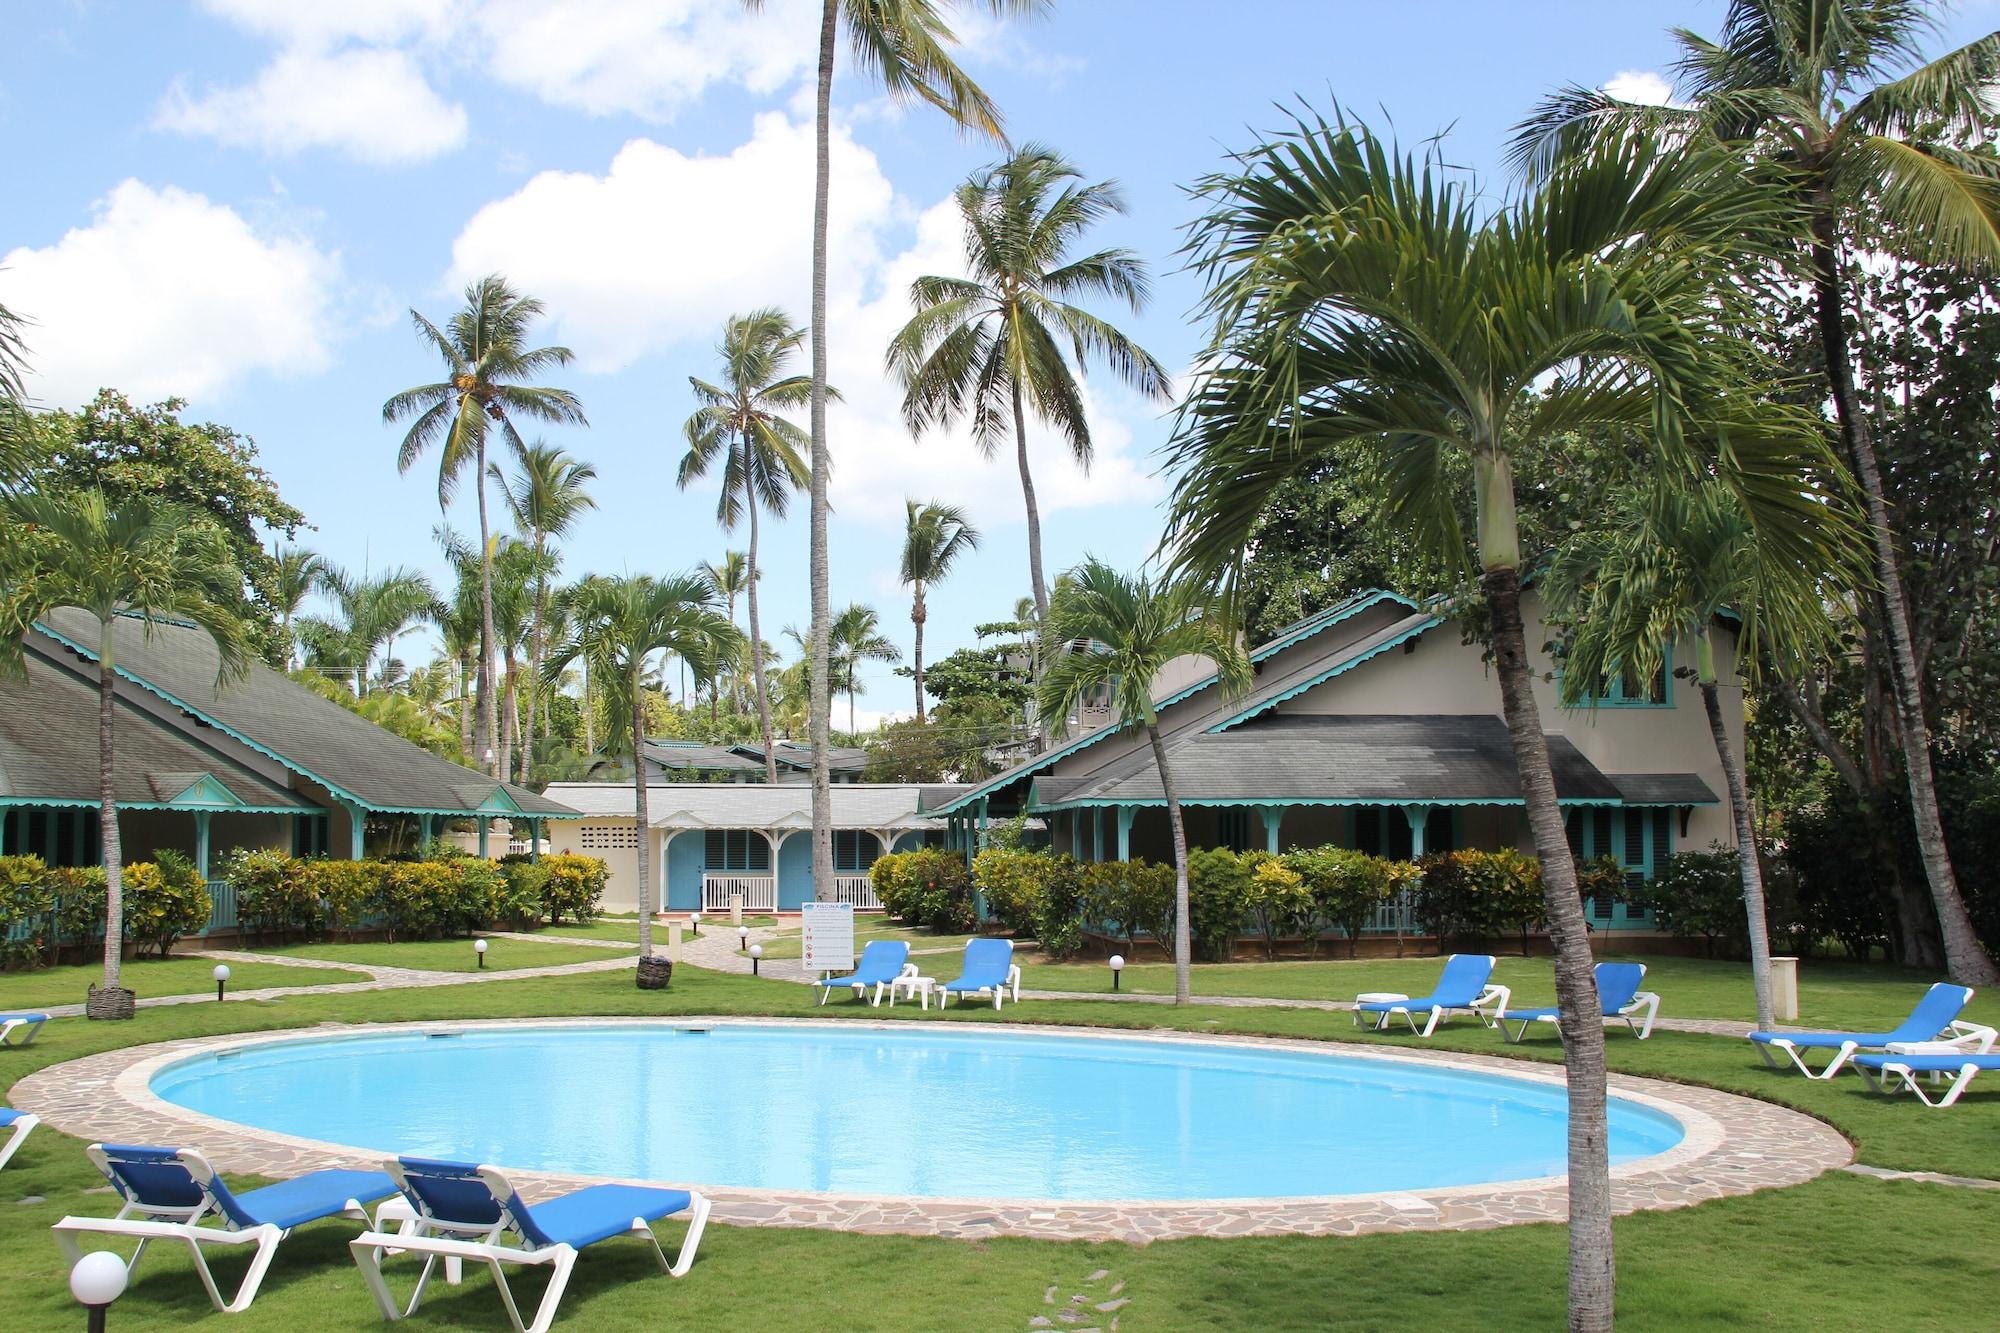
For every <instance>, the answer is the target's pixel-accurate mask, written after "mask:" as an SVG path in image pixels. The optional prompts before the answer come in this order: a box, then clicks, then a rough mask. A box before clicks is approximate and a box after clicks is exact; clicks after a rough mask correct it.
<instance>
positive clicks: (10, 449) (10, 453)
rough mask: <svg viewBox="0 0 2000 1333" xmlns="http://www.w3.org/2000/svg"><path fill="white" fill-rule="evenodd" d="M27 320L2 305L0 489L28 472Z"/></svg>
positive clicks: (0, 336)
mask: <svg viewBox="0 0 2000 1333" xmlns="http://www.w3.org/2000/svg"><path fill="white" fill-rule="evenodd" d="M27 322H28V321H27V320H26V319H24V318H22V317H21V316H20V315H17V314H15V313H14V312H13V311H11V310H9V309H8V308H7V307H6V306H4V305H0V489H7V488H11V487H12V486H13V485H14V483H15V482H16V481H17V480H19V479H20V478H21V477H22V476H24V475H25V473H26V471H27V468H28V458H29V454H30V452H31V451H30V449H29V445H28V431H29V426H30V418H29V416H28V410H27V402H28V389H27V373H28V344H27V341H26V340H25V339H24V338H23V337H22V336H21V329H22V327H23V326H24V325H25V324H26V323H27Z"/></svg>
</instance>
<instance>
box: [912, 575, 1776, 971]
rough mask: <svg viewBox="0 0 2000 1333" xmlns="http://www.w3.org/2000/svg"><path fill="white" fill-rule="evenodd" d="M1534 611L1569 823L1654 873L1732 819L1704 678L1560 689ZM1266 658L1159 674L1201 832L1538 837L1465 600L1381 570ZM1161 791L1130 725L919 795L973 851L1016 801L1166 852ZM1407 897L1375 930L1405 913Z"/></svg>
mask: <svg viewBox="0 0 2000 1333" xmlns="http://www.w3.org/2000/svg"><path fill="white" fill-rule="evenodd" d="M1523 603H1524V605H1523V614H1524V616H1525V618H1526V620H1527V626H1528V636H1527V637H1528V642H1529V643H1530V644H1531V645H1536V647H1535V648H1534V649H1533V650H1532V652H1531V656H1532V657H1534V658H1535V660H1536V665H1537V667H1538V672H1537V684H1536V687H1535V688H1536V697H1537V702H1538V703H1539V704H1540V706H1541V709H1542V716H1543V719H1544V725H1545V727H1546V728H1547V735H1548V742H1549V750H1550V756H1551V758H1552V760H1553V762H1554V766H1555V777H1556V792H1557V797H1558V799H1559V800H1560V802H1561V803H1562V804H1563V805H1564V806H1565V807H1567V809H1568V814H1569V831H1570V841H1571V844H1572V846H1573V847H1574V848H1575V849H1576V851H1577V852H1578V853H1579V854H1581V855H1585V856H1599V855H1608V856H1611V857H1614V858H1615V859H1616V860H1617V861H1618V862H1619V863H1620V864H1621V865H1622V866H1623V867H1624V868H1625V869H1626V872H1627V875H1628V877H1631V878H1636V879H1641V880H1643V879H1646V878H1650V877H1651V875H1652V874H1653V872H1654V869H1655V867H1656V866H1658V865H1659V864H1660V862H1661V861H1662V860H1663V859H1664V858H1665V857H1666V855H1667V854H1668V853H1669V852H1671V851H1672V850H1673V849H1674V848H1675V847H1693V848H1702V847H1707V846H1708V845H1709V844H1710V843H1711V842H1715V843H1728V842H1730V841H1731V840H1732V839H1731V832H1730V827H1729V820H1728V816H1727V811H1726V810H1725V809H1724V808H1723V807H1722V806H1721V804H1720V799H1719V797H1718V796H1717V793H1718V792H1720V791H1722V790H1724V784H1723V776H1722V770H1721V765H1720V763H1719V762H1718V760H1717V758H1716V754H1715V747H1714V742H1713V740H1712V738H1711V735H1710V731H1709V725H1708V719H1707V716H1706V713H1705V712H1704V710H1703V708H1702V704H1701V699H1700V696H1699V693H1698V692H1697V691H1696V690H1695V689H1694V688H1692V687H1691V686H1688V685H1686V684H1685V683H1684V682H1680V681H1677V680H1676V679H1675V678H1674V676H1673V672H1672V662H1673V660H1674V656H1675V654H1672V653H1670V654H1669V655H1668V660H1667V664H1666V665H1665V666H1664V667H1663V669H1662V670H1661V671H1660V672H1659V673H1658V674H1657V675H1656V676H1654V678H1652V679H1651V680H1646V681H1639V680H1614V681H1610V682H1607V683H1605V684H1604V685H1602V686H1601V687H1600V688H1599V689H1598V690H1597V691H1596V692H1595V693H1596V698H1595V700H1594V703H1593V705H1592V706H1590V707H1582V708H1575V709H1565V708H1562V707H1561V706H1560V705H1559V703H1558V674H1557V673H1558V671H1559V669H1560V664H1559V663H1558V662H1557V661H1556V660H1554V659H1553V658H1552V657H1551V656H1550V654H1549V653H1548V651H1547V649H1546V648H1544V647H1541V646H1540V645H1543V644H1544V642H1545V640H1547V639H1548V638H1549V635H1548V633H1547V632H1546V630H1545V627H1544V625H1543V622H1542V615H1541V603H1540V599H1539V597H1538V596H1537V595H1536V594H1535V593H1534V592H1533V590H1532V589H1530V591H1528V592H1527V593H1525V594H1524V597H1523ZM1714 640H1715V649H1716V658H1717V666H1718V669H1719V670H1720V672H1721V673H1722V679H1723V680H1724V681H1725V682H1727V684H1726V686H1725V695H1726V696H1727V697H1728V698H1729V699H1730V700H1731V704H1732V706H1731V707H1728V708H1726V709H1725V724H1726V726H1727V728H1728V730H1729V732H1730V736H1731V739H1732V740H1733V741H1735V742H1736V744H1738V745H1739V746H1740V745H1741V743H1742V709H1741V706H1740V699H1741V694H1740V687H1739V686H1737V683H1736V682H1735V679H1734V675H1733V671H1734V661H1735V659H1734V648H1735V640H1734V635H1733V632H1732V631H1731V630H1730V628H1729V627H1728V626H1727V625H1726V624H1723V623H1720V622H1719V623H1718V625H1717V627H1716V632H1715V635H1714ZM1250 657H1251V663H1252V667H1253V669H1254V672H1255V675H1254V679H1253V682H1252V684H1251V686H1250V688H1249V690H1248V691H1247V692H1246V693H1244V694H1242V695H1240V696H1238V697H1235V698H1230V697H1227V696H1225V695H1224V694H1223V693H1222V692H1221V691H1220V690H1219V689H1218V688H1217V685H1216V681H1215V675H1214V672H1213V670H1212V664H1210V663H1206V662H1200V663H1193V664H1190V663H1187V662H1182V663H1176V664H1172V669H1171V672H1170V674H1168V675H1163V678H1162V679H1161V680H1160V681H1156V682H1155V698H1156V699H1157V700H1158V708H1159V713H1160V729H1161V733H1162V739H1163V741H1164V743H1165V746H1166V750H1167V757H1168V762H1169V764H1170V766H1171V768H1172V770H1173V778H1174V785H1175V788H1176V794H1177V795H1178V797H1179V799H1180V801H1181V803H1182V805H1183V806H1184V807H1185V819H1186V824H1187V832H1188V839H1189V842H1190V844H1191V845H1192V846H1196V847H1231V848H1235V849H1238V850H1247V849H1249V848H1253V847H1262V848H1268V849H1270V850H1272V851H1278V850H1282V849H1285V848H1290V847H1305V846H1319V845H1324V844H1329V843H1331V844H1337V845H1340V846H1346V847H1358V848H1360V849H1362V850H1364V851H1369V852H1376V853H1380V854H1382V855H1386V856H1393V857H1414V856H1420V855H1422V854H1424V853H1425V852H1427V851H1439V850H1450V849H1454V848H1483V849H1488V850H1492V849H1498V848H1502V847H1519V848H1522V849H1524V850H1532V847H1533V839H1532V837H1531V836H1530V834H1529V831H1528V828H1527V819H1526V811H1525V809H1524V803H1523V801H1522V799H1521V789H1520V782H1519V779H1518V778H1517V777H1516V775H1515V770H1514V760H1513V749H1512V744H1511V742H1510V740H1509V737H1508V733H1507V728H1506V724H1505V722H1504V721H1503V720H1502V718H1501V712H1500V687H1499V683H1498V681H1497V680H1496V679H1495V677H1494V675H1493V673H1492V670H1491V667H1490V665H1489V663H1488V662H1487V661H1486V656H1485V649H1484V647H1483V645H1481V644H1480V643H1478V642H1477V641H1475V640H1473V639H1471V638H1470V637H1469V636H1468V635H1466V634H1465V633H1464V632H1463V631H1462V626H1461V625H1460V624H1459V623H1458V622H1457V620H1456V618H1455V612H1454V610H1453V609H1452V608H1450V607H1449V606H1439V605H1433V606H1423V605H1419V604H1417V603H1416V602H1413V601H1411V600H1410V599H1408V598H1405V597H1401V596H1398V595H1396V594H1395V593H1390V592H1383V591H1380V590H1371V591H1367V592H1363V593H1359V594H1356V595H1354V596H1352V597H1349V598H1346V599H1345V600H1343V601H1341V602H1340V603H1338V604H1336V605H1334V606H1331V607H1328V608H1327V609H1326V610H1324V611H1321V612H1319V613H1318V614H1316V615H1313V616H1309V617H1307V618H1306V619H1304V620H1301V621H1299V622H1298V623H1296V624H1294V625H1291V626H1289V627H1287V628H1286V629H1285V630H1284V631H1282V632H1281V633H1279V634H1278V635H1276V636H1275V637H1274V638H1272V639H1271V640H1270V641H1269V642H1268V643H1265V644H1262V645H1260V646H1258V647H1257V648H1255V649H1254V650H1253V651H1252V652H1251V654H1250ZM1165 805H1166V801H1165V796H1164V794H1163V792H1162V789H1161V785H1160V777H1159V772H1158V768H1157V766H1156V764H1155V762H1154V759H1153V755H1152V750H1151V747H1150V746H1149V745H1148V744H1147V743H1146V741H1145V739H1144V737H1143V736H1142V735H1141V734H1139V733H1136V732H1131V731H1123V730H1120V729H1119V728H1118V727H1116V726H1115V725H1107V726H1101V727H1096V728H1093V729H1089V730H1085V731H1082V732H1081V733H1080V734H1077V735H1075V736H1073V737H1071V738H1069V739H1067V740H1062V741H1059V742H1058V743H1057V744H1055V745H1054V746H1052V747H1051V748H1050V749H1049V750H1047V751H1046V752H1044V753H1043V754H1040V755H1038V756H1036V757H1035V758H1034V759H1032V760H1029V761H1028V762H1026V763H1023V764H1020V765H1018V766H1016V767H1014V768H1011V769H1009V770H1007V771H1006V772H1004V773H1001V774H999V775H997V776H996V777H993V778H991V779H988V780H987V781H985V782H982V783H979V784H977V785H975V786H971V787H966V788H961V789H951V790H945V791H935V792H930V791H927V792H926V794H925V799H924V802H923V806H922V810H923V813H925V814H928V815H932V816H935V817H937V818H939V819H942V820H944V821H945V824H946V828H947V843H948V845H951V846H954V847H957V848H960V849H962V850H964V851H966V852H967V853H968V854H969V853H970V852H971V851H973V850H975V849H976V848H977V847H978V846H979V844H980V842H981V839H982V837H983V835H984V830H985V829H986V828H987V826H988V825H989V824H990V823H991V822H993V821H995V820H999V819H1007V818H1012V817H1014V816H1016V815H1020V814H1030V815H1034V816H1038V817H1040V818H1041V819H1043V820H1045V821H1047V823H1048V824H1049V826H1050V833H1051V843H1052V845H1053V846H1054V847H1055V848H1056V849H1057V850H1059V851H1068V852H1071V853H1073V854H1074V855H1076V856H1077V857H1079V858H1081V859H1084V860H1093V861H1103V860H1125V859H1128V858H1131V857H1144V858H1146V859H1148V860H1155V861H1170V860H1171V859H1172V849H1171V843H1170V841H1169V835H1168V830H1167V820H1166V810H1165ZM1588 910H1589V912H1590V915H1591V919H1592V920H1593V922H1594V923H1595V924H1597V925H1598V926H1600V927H1606V928H1618V927H1628V926H1629V927H1633V928H1641V929H1643V928H1649V927H1650V921H1649V919H1648V918H1647V917H1646V916H1645V915H1644V914H1643V913H1639V912H1633V911H1629V910H1628V909H1627V907H1626V906H1625V905H1624V904H1614V903H1608V902H1606V903H1592V904H1590V905H1589V909H1588ZM1410 927H1411V921H1410V917H1409V908H1408V905H1407V903H1403V904H1396V905H1393V906H1391V907H1389V908H1386V909H1385V910H1384V911H1383V912H1382V913H1381V914H1380V915H1379V917H1378V919H1377V922H1376V929H1378V930H1381V931H1385V932H1388V931H1401V932H1407V931H1408V930H1409V929H1410Z"/></svg>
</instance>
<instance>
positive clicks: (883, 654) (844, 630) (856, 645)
mask: <svg viewBox="0 0 2000 1333" xmlns="http://www.w3.org/2000/svg"><path fill="white" fill-rule="evenodd" d="M830 643H831V649H832V651H831V654H830V658H829V660H830V661H832V663H833V665H834V673H835V675H834V678H835V679H836V680H838V681H840V682H841V688H842V689H843V690H845V691H846V694H847V731H848V734H849V735H852V734H853V733H854V696H855V695H857V694H866V693H867V690H866V689H865V688H864V687H863V686H862V684H861V682H860V677H859V675H858V674H857V669H858V668H859V667H860V665H861V664H862V663H863V662H900V661H902V660H903V653H902V650H901V649H899V648H897V647H896V645H895V644H893V643H891V642H890V641H889V640H888V639H887V638H886V637H884V635H883V634H882V617H881V616H879V615H877V614H876V613H875V608H874V607H872V606H863V605H862V604H861V603H859V602H850V603H848V605H847V607H846V609H845V610H843V611H842V612H841V613H840V614H839V615H837V616H835V617H834V618H833V633H832V635H831V636H830Z"/></svg>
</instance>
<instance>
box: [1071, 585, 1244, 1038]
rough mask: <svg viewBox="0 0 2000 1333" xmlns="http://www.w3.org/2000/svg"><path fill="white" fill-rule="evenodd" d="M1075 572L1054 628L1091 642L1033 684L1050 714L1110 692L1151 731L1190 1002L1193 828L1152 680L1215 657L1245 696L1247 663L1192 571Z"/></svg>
mask: <svg viewBox="0 0 2000 1333" xmlns="http://www.w3.org/2000/svg"><path fill="white" fill-rule="evenodd" d="M1074 575H1075V584H1074V587H1072V588H1071V589H1069V590H1068V592H1067V594H1066V595H1065V596H1063V597H1061V598H1058V599H1057V601H1056V604H1055V608H1054V619H1053V620H1051V621H1050V625H1051V626H1052V627H1053V628H1054V629H1055V630H1056V634H1055V640H1056V641H1057V642H1060V643H1065V644H1082V645H1087V646H1085V647H1078V648H1075V649H1073V650H1071V651H1065V652H1060V653H1058V654H1057V655H1055V656H1054V657H1053V658H1052V660H1051V661H1050V662H1049V663H1048V667H1047V669H1046V670H1045V671H1044V672H1043V673H1042V679H1041V681H1040V682H1039V684H1038V685H1037V686H1036V703H1037V705H1038V708H1039V711H1040V712H1041V715H1042V716H1043V717H1067V716H1069V711H1070V709H1072V708H1074V707H1076V706H1077V705H1078V704H1079V703H1081V702H1083V700H1084V699H1086V698H1089V697H1092V696H1097V695H1109V697H1110V699H1111V705H1112V707H1113V708H1114V709H1116V710H1117V713H1118V718H1119V725H1120V726H1122V727H1126V728H1130V729H1131V730H1134V731H1140V732H1143V733H1145V737H1146V743H1147V744H1148V745H1150V746H1151V747H1152V749H1153V764H1154V767H1156V768H1157V769H1158V770H1159V773H1160V793H1161V795H1162V796H1164V797H1165V798H1166V803H1167V827H1168V828H1169V829H1170V830H1171V831H1172V833H1173V843H1174V1003H1175V1004H1189V1003H1191V1002H1192V1001H1191V998H1190V996H1191V989H1190V978H1189V969H1190V964H1189V959H1190V957H1191V952H1190V949H1191V945H1190V941H1189V934H1188V921H1189V916H1188V869H1187V864H1188V857H1187V829H1186V827H1185V826H1184V825H1183V824H1182V822H1181V803H1180V797H1179V796H1178V795H1177V794H1176V793H1175V791H1174V775H1173V769H1172V767H1171V766H1170V765H1169V764H1168V762H1167V747H1166V743H1165V742H1164V741H1163V740H1161V738H1160V714H1159V709H1158V708H1157V707H1156V706H1155V705H1154V703H1153V681H1154V679H1155V678H1156V677H1158V676H1159V674H1160V672H1161V670H1162V669H1163V668H1165V666H1166V665H1167V663H1169V662H1171V661H1173V660H1174V659H1175V658H1177V657H1206V658H1208V659H1210V660H1211V661H1213V662H1214V663H1215V670H1216V684H1217V686H1218V688H1220V689H1221V691H1222V692H1223V694H1224V695H1233V694H1240V693H1242V691H1243V690H1244V689H1245V688H1247V687H1248V685H1249V683H1250V660H1249V658H1248V657H1246V656H1245V655H1244V653H1243V649H1242V647H1241V645H1240V644H1239V643H1238V641H1237V635H1236V632H1235V631H1234V630H1233V629H1232V628H1231V627H1230V624H1229V622H1228V620H1227V619H1226V618H1225V617H1224V616H1223V615H1222V614H1221V613H1219V612H1218V611H1217V610H1216V609H1215V604H1216V601H1215V598H1214V597H1213V595H1212V592H1213V585H1212V584H1209V583H1207V582H1205V581H1203V580H1200V579H1198V578H1193V577H1179V578H1167V577H1158V576H1148V575H1144V574H1139V575H1129V576H1128V575H1125V574H1121V573H1119V572H1118V571H1117V570H1115V569H1112V568H1111V567H1110V566H1109V565H1106V564H1105V563H1104V562H1103V561H1101V560H1096V559H1091V560H1086V561H1085V562H1084V563H1083V564H1081V565H1079V566H1078V567H1077V568H1076V570H1075V571H1074Z"/></svg>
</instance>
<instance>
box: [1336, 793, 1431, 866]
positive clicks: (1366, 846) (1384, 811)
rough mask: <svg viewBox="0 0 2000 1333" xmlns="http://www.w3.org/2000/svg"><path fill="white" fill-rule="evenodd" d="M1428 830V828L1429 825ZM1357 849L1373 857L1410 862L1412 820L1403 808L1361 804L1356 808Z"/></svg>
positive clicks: (1355, 840) (1355, 835)
mask: <svg viewBox="0 0 2000 1333" xmlns="http://www.w3.org/2000/svg"><path fill="white" fill-rule="evenodd" d="M1426 829H1427V830H1428V826H1426ZM1354 846H1355V848H1356V850H1358V851H1363V852H1366V853H1368V854H1369V855H1370V856H1383V857H1387V858H1388V859H1389V860H1391V861H1407V860H1409V859H1410V851H1411V847H1412V843H1411V839H1410V821H1409V820H1408V819H1406V818H1404V817H1403V812H1402V810H1401V809H1400V808H1398V807H1396V806H1390V805H1360V806H1356V807H1355V808H1354Z"/></svg>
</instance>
